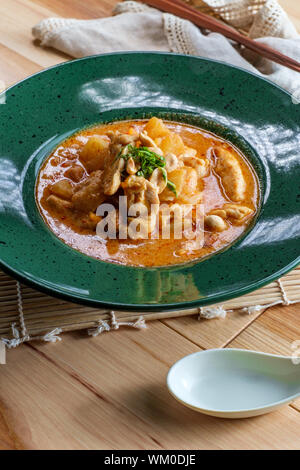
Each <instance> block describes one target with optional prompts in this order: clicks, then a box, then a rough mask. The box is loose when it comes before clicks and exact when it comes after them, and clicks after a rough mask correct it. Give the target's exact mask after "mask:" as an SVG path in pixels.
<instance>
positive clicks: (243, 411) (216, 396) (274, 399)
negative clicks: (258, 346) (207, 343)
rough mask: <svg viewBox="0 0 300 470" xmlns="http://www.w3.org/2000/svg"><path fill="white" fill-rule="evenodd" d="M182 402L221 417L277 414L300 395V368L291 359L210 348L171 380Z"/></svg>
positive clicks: (178, 366) (185, 361)
mask: <svg viewBox="0 0 300 470" xmlns="http://www.w3.org/2000/svg"><path fill="white" fill-rule="evenodd" d="M167 386H168V389H169V391H170V393H171V394H172V395H173V396H174V397H175V398H176V399H177V400H178V401H179V402H181V403H182V404H184V405H186V406H188V407H189V408H192V409H194V410H196V411H199V412H201V413H205V414H208V415H212V416H217V417H221V418H247V417H250V416H258V415H261V414H264V413H268V412H270V411H273V410H275V409H277V408H279V407H281V406H282V405H284V404H288V403H291V402H292V401H293V400H295V399H296V398H297V397H298V396H300V365H296V364H295V361H294V362H293V360H292V358H291V357H286V356H277V355H274V354H266V353H260V352H256V351H247V350H242V349H210V350H207V351H200V352H197V353H194V354H191V355H189V356H186V357H184V358H182V359H180V360H179V361H178V362H176V363H175V364H174V365H173V366H172V367H171V369H170V371H169V373H168V377H167Z"/></svg>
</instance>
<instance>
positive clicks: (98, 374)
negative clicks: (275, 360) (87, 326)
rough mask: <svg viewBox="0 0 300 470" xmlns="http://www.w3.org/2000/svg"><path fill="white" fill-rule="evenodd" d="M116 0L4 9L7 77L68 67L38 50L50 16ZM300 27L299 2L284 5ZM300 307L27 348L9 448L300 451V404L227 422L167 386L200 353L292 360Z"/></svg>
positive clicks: (5, 424)
mask: <svg viewBox="0 0 300 470" xmlns="http://www.w3.org/2000/svg"><path fill="white" fill-rule="evenodd" d="M115 3H116V1H115V0H105V1H104V0H86V1H85V2H82V1H80V0H64V1H61V0H10V1H9V2H1V3H0V15H1V23H0V54H1V65H0V75H1V76H0V79H1V80H4V81H5V82H6V83H12V82H15V81H17V80H20V79H22V78H24V77H25V76H27V75H28V74H31V73H34V72H36V71H38V70H39V69H42V68H43V67H47V66H50V65H53V64H55V63H59V62H62V61H64V60H68V59H69V58H68V57H66V56H64V55H63V54H60V53H59V52H57V51H54V50H51V49H47V48H41V47H39V46H38V45H37V44H36V43H34V42H33V40H32V37H31V28H32V26H33V25H35V24H36V23H37V22H39V21H41V20H42V19H43V18H46V17H48V16H65V17H74V18H85V19H89V18H96V17H98V16H99V17H100V16H108V15H109V14H110V13H111V10H112V8H113V6H114V5H115ZM281 4H282V5H283V6H284V7H285V9H286V10H287V12H288V13H289V14H290V15H291V17H292V19H293V20H294V22H295V24H296V25H298V27H299V29H300V4H299V2H298V1H296V0H284V1H283V0H281ZM299 308H300V307H299V306H291V307H275V308H273V309H271V310H269V311H267V312H266V313H264V314H263V315H260V316H257V318H256V317H253V316H248V315H243V314H238V313H235V314H230V315H229V316H228V318H227V319H226V320H213V321H201V322H197V321H196V320H195V318H184V319H175V320H166V321H165V322H164V323H162V322H159V321H157V322H153V323H152V324H151V325H150V326H149V328H148V329H147V330H146V331H142V332H138V331H136V330H132V331H131V330H126V329H120V330H119V331H115V332H111V333H106V334H103V335H101V336H99V337H98V338H95V339H90V338H89V339H88V338H87V337H86V335H85V334H84V333H72V334H68V335H65V336H64V338H63V341H62V342H61V343H58V344H56V345H52V344H36V343H35V344H33V345H23V346H22V347H20V348H18V349H16V350H10V351H9V352H8V354H7V365H6V366H4V365H3V366H2V365H0V449H23V448H25V449H43V448H45V449H118V448H126V449H131V448H148V449H161V448H168V449H173V448H176V447H177V448H186V449H243V448H245V449H256V448H257V449H297V448H299V439H300V429H299V419H300V415H299V411H300V404H299V403H297V402H295V403H294V404H293V405H292V406H286V407H284V408H282V409H281V410H280V411H278V412H276V413H272V414H269V415H266V416H262V417H258V418H254V419H247V420H238V421H226V420H217V419H215V418H209V417H206V416H202V415H201V414H197V413H195V412H193V411H191V410H188V409H185V408H184V407H182V406H181V405H179V404H178V403H177V402H176V401H175V400H174V399H172V398H171V397H170V396H169V394H168V392H167V390H166V386H165V376H166V373H167V370H168V368H169V366H170V365H171V363H173V362H175V361H176V360H177V359H179V358H180V357H182V356H184V355H186V354H189V353H192V352H194V351H197V350H199V347H200V346H201V347H202V348H208V347H221V346H222V347H223V346H226V345H228V347H233V346H234V347H242V348H251V349H260V350H263V351H270V352H275V353H276V352H278V353H283V354H290V344H291V342H292V341H294V340H295V339H300V338H298V336H300V324H299V318H300V315H299V313H300V312H299Z"/></svg>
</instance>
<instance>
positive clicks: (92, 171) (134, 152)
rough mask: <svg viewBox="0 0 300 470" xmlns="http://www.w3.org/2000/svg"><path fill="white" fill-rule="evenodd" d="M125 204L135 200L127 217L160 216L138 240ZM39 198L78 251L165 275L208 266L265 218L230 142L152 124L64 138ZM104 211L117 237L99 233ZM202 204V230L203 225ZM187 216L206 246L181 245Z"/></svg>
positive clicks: (148, 220) (250, 175) (250, 176)
mask: <svg viewBox="0 0 300 470" xmlns="http://www.w3.org/2000/svg"><path fill="white" fill-rule="evenodd" d="M119 196H127V205H128V214H129V213H130V207H131V205H132V204H138V205H139V204H140V205H142V206H143V207H146V208H147V209H149V210H150V207H154V210H153V211H152V212H151V213H150V215H149V216H147V217H144V216H143V224H144V227H143V230H144V231H141V233H143V234H144V235H141V234H140V235H130V233H131V232H130V230H129V225H130V223H131V222H132V221H134V219H135V217H134V216H132V213H131V214H130V216H129V215H128V214H126V215H128V219H127V220H126V219H125V221H124V218H123V219H122V218H120V217H119V212H118V211H119V210H120V207H119V204H120V203H119V201H120V199H119ZM36 197H37V202H38V206H39V209H40V212H41V214H42V216H43V218H44V220H45V221H46V223H47V224H48V226H49V227H50V229H51V230H52V231H53V232H54V233H55V234H56V235H57V236H58V237H59V238H60V239H61V240H63V241H64V242H65V243H66V244H68V245H70V246H71V247H72V248H75V249H76V250H79V251H81V252H82V253H85V254H86V255H89V256H92V257H94V258H97V259H100V260H104V261H110V262H115V263H121V264H126V265H134V266H164V265H171V264H179V263H185V262H189V261H191V260H195V259H199V258H202V257H204V256H207V255H209V254H211V253H214V252H217V251H219V250H220V249H222V248H224V247H226V246H227V245H229V244H231V243H232V242H233V241H234V240H235V239H236V238H238V237H239V236H240V235H241V234H242V232H244V230H245V229H246V228H247V226H248V224H249V222H250V221H251V219H252V218H253V216H254V215H255V212H256V210H257V202H258V183H257V178H256V175H255V173H254V171H253V169H252V167H251V165H250V164H249V162H248V161H247V159H246V158H245V157H244V156H243V155H242V154H241V153H240V151H239V150H237V149H236V148H235V147H233V146H232V145H231V144H230V143H228V142H226V141H224V140H222V139H221V138H219V137H217V136H215V135H213V134H211V133H209V132H207V131H204V130H201V129H199V128H196V127H193V126H190V125H187V124H183V123H177V122H171V121H162V120H161V119H158V118H156V117H153V118H151V119H150V120H147V121H146V120H137V121H122V122H114V123H111V124H105V125H102V124H101V125H98V126H95V127H93V128H88V129H85V130H83V131H81V132H79V133H77V134H76V135H73V136H71V137H69V138H68V139H66V140H65V141H64V142H62V143H61V144H60V145H59V146H58V147H57V148H56V149H55V150H54V152H53V153H52V154H51V155H50V156H49V157H48V158H47V160H46V161H45V163H44V164H43V166H42V168H41V170H40V173H39V177H38V181H37V188H36ZM106 203H107V204H111V205H112V206H113V208H115V209H116V211H115V215H114V217H115V219H113V220H114V221H117V222H116V225H117V226H116V231H115V234H116V237H115V238H112V237H103V238H101V237H99V236H98V235H97V234H98V231H97V233H96V228H97V224H98V223H99V222H101V220H103V218H104V217H106V216H107V212H106V213H105V214H101V215H98V214H99V211H97V208H98V207H99V206H100V205H101V204H106ZM199 204H201V207H202V214H203V217H202V225H201V224H200V225H201V227H200V225H199V226H197V223H198V224H199V222H197V221H196V219H195V217H196V216H195V213H196V210H195V207H196V205H199ZM162 205H164V207H167V208H170V215H169V216H168V217H163V216H162V215H161V214H162V213H161V211H160V207H161V206H162ZM191 206H192V208H191ZM182 208H183V210H184V211H186V213H187V216H188V217H190V220H191V221H192V226H193V229H194V231H195V232H196V231H197V230H202V234H203V237H202V238H203V243H202V245H199V243H198V241H196V238H195V239H194V240H193V239H187V238H185V237H184V236H183V237H181V238H178V237H177V238H175V236H174V233H175V232H174V227H173V230H172V224H173V225H174V224H175V216H174V213H175V211H176V210H182ZM184 208H187V209H184ZM96 212H97V214H96ZM110 214H111V213H110ZM139 214H140V213H139V212H138V213H137V214H136V216H139ZM109 216H110V215H109ZM176 220H177V219H176ZM197 220H198V219H197ZM122 224H125V225H126V226H127V228H128V235H127V237H126V238H125V239H120V237H119V236H118V233H119V232H120V231H121V225H122ZM163 224H165V225H168V226H169V229H170V234H171V236H170V237H169V238H168V239H166V238H163V237H162V236H160V234H161V231H162V227H163ZM123 229H124V227H123ZM145 231H146V232H145ZM125 233H126V232H125ZM145 233H146V234H147V236H146V237H145Z"/></svg>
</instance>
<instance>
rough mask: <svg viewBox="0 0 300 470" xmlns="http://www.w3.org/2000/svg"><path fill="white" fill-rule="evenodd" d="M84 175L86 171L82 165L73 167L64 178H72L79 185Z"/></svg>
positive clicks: (66, 172)
mask: <svg viewBox="0 0 300 470" xmlns="http://www.w3.org/2000/svg"><path fill="white" fill-rule="evenodd" d="M83 175H84V169H83V168H82V166H80V165H72V166H71V167H70V168H68V169H67V170H66V171H65V173H64V176H65V177H66V178H70V179H71V180H73V181H74V182H75V183H78V182H79V181H80V180H81V178H82V177H83Z"/></svg>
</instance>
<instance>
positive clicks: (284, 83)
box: [32, 0, 300, 97]
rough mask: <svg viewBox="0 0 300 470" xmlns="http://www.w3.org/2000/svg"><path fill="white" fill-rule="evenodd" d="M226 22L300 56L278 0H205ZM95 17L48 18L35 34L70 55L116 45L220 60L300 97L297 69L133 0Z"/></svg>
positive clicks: (115, 48)
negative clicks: (289, 67)
mask: <svg viewBox="0 0 300 470" xmlns="http://www.w3.org/2000/svg"><path fill="white" fill-rule="evenodd" d="M205 2H206V3H207V4H208V5H209V6H210V7H211V8H214V9H215V11H216V12H217V13H218V14H219V15H220V16H221V17H222V18H223V19H224V20H226V21H227V22H228V23H230V24H232V25H233V26H235V27H237V28H243V29H244V30H246V31H247V32H248V33H249V35H250V37H252V38H255V39H256V40H257V41H258V42H261V43H263V44H267V45H269V46H271V47H273V48H274V49H277V50H278V51H280V52H282V53H283V54H286V55H287V56H290V57H292V58H294V59H296V60H298V61H299V62H300V36H299V35H298V34H297V32H296V30H295V28H294V26H293V25H292V23H291V22H290V20H289V19H288V17H287V15H286V14H285V12H284V11H283V10H282V8H281V7H280V6H279V5H278V3H277V1H276V0H205ZM113 13H114V16H112V17H109V18H100V19H96V20H75V19H63V18H48V19H46V20H43V21H41V22H40V23H39V24H37V25H36V26H34V28H33V30H32V33H33V36H34V37H35V38H37V39H39V40H40V41H41V45H42V46H50V47H54V48H56V49H59V50H60V51H63V52H65V53H67V54H69V55H70V56H72V57H84V56H88V55H93V54H101V53H105V52H114V51H134V50H136V51H138V50H139V51H170V52H178V53H183V54H190V55H196V56H202V57H208V58H212V59H216V60H221V61H224V62H227V63H229V64H232V65H236V66H239V67H242V68H244V69H247V70H249V71H251V72H254V73H257V74H259V75H261V76H264V77H266V78H268V79H270V80H272V81H273V82H275V83H277V84H278V85H280V86H281V87H283V88H285V89H287V90H288V91H290V92H291V93H294V95H295V96H297V97H298V96H299V97H300V74H299V73H298V72H295V71H292V70H290V69H288V68H286V67H283V66H280V65H278V64H275V63H274V62H271V61H269V60H267V59H264V58H262V57H259V56H258V55H256V54H254V53H252V52H250V51H247V50H245V49H243V48H241V47H240V46H238V45H236V44H234V43H232V41H229V40H228V39H226V38H225V37H224V36H222V35H221V34H218V33H209V32H207V31H203V30H200V29H199V28H197V27H196V26H195V25H193V24H192V23H191V22H190V21H187V20H183V19H181V18H178V17H176V16H174V15H171V14H168V13H162V12H161V11H158V10H156V9H154V8H150V7H148V6H146V5H144V4H140V3H138V2H134V1H125V2H122V3H119V4H117V6H116V8H115V9H114V12H113Z"/></svg>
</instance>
